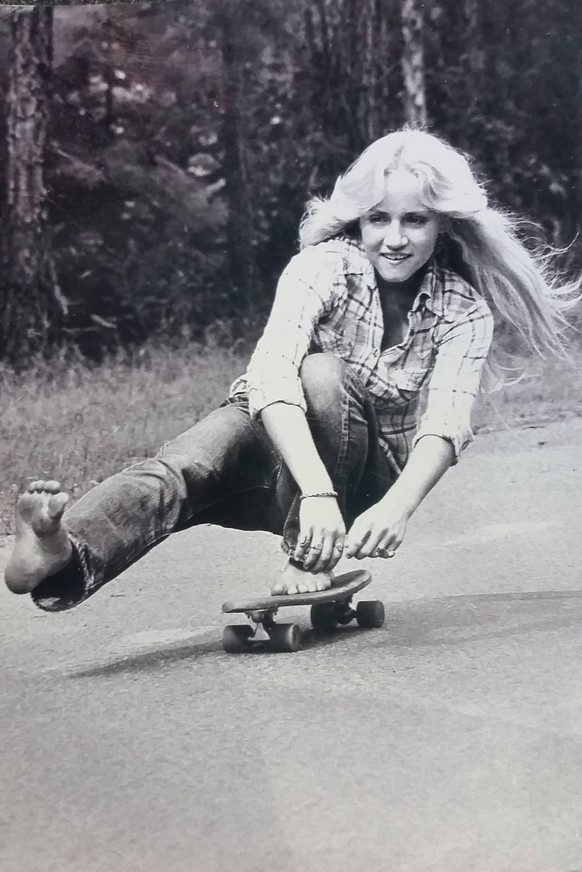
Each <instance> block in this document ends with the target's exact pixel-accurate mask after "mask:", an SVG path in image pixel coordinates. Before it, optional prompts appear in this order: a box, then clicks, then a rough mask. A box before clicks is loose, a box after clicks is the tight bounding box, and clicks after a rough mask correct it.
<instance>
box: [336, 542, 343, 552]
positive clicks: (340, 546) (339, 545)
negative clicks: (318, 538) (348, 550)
mask: <svg viewBox="0 0 582 872" xmlns="http://www.w3.org/2000/svg"><path fill="white" fill-rule="evenodd" d="M334 548H335V550H336V551H343V550H344V546H343V545H342V543H341V542H336V544H335V545H334Z"/></svg>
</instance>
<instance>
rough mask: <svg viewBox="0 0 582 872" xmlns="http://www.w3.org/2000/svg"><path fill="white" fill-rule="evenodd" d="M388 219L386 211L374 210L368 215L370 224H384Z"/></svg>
mask: <svg viewBox="0 0 582 872" xmlns="http://www.w3.org/2000/svg"><path fill="white" fill-rule="evenodd" d="M387 220H388V216H387V215H385V214H384V212H372V214H371V215H368V222H369V223H370V224H384V223H385V222H386V221H387Z"/></svg>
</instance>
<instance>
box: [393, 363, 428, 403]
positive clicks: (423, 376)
mask: <svg viewBox="0 0 582 872" xmlns="http://www.w3.org/2000/svg"><path fill="white" fill-rule="evenodd" d="M428 376H429V371H428V369H426V368H409V367H406V369H394V370H393V371H392V372H391V373H390V378H389V388H390V395H391V396H390V399H391V402H392V403H394V404H396V405H404V404H405V403H410V402H411V401H412V400H414V399H416V398H417V397H418V395H419V393H420V391H421V390H422V388H423V387H424V386H425V384H426V382H427V381H428Z"/></svg>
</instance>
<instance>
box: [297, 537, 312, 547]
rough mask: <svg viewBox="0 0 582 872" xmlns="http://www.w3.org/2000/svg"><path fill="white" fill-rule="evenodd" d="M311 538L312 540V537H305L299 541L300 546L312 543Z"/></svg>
mask: <svg viewBox="0 0 582 872" xmlns="http://www.w3.org/2000/svg"><path fill="white" fill-rule="evenodd" d="M310 538H311V537H310V536H303V537H302V538H301V539H300V540H299V544H300V545H307V543H308V542H309V541H310Z"/></svg>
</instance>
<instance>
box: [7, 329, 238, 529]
mask: <svg viewBox="0 0 582 872" xmlns="http://www.w3.org/2000/svg"><path fill="white" fill-rule="evenodd" d="M247 356H248V355H245V354H244V353H239V354H236V353H230V352H228V351H225V350H217V349H213V350H210V349H204V348H202V347H200V346H196V345H185V346H183V347H181V348H178V349H175V350H168V349H157V348H149V349H147V350H145V351H144V352H142V353H141V354H140V356H139V357H138V358H137V359H136V360H134V362H133V364H131V365H130V362H129V361H127V360H124V359H123V358H118V359H116V360H112V361H109V362H107V363H106V364H103V365H102V366H100V367H94V368H89V367H87V366H86V365H83V363H82V362H80V361H74V362H71V361H69V362H68V363H65V362H64V361H63V362H59V363H57V364H53V365H52V366H51V367H50V368H49V367H47V365H46V364H44V365H39V366H36V367H33V368H31V369H30V370H28V371H27V372H26V373H25V374H22V375H15V374H13V373H11V372H10V371H5V372H2V371H1V370H0V401H1V403H2V414H1V416H0V470H2V477H1V480H0V535H2V534H6V533H11V532H13V530H12V523H13V522H12V516H13V513H14V504H15V501H16V498H17V495H18V493H19V492H20V491H21V490H22V488H23V487H26V485H27V484H28V483H29V482H30V481H31V480H33V479H35V478H56V479H57V480H59V481H61V482H62V483H63V485H65V486H66V487H67V489H68V490H69V491H70V492H71V494H72V496H73V497H79V496H81V495H82V494H83V493H84V492H85V491H87V490H88V489H89V488H90V487H91V486H92V485H93V484H95V483H96V482H98V481H101V480H102V479H103V478H106V477H107V476H108V475H111V474H112V473H113V472H116V471H118V470H119V469H121V468H122V467H123V466H126V465H127V464H128V463H131V462H134V461H136V460H140V459H142V458H144V457H147V456H148V455H151V454H152V452H155V451H157V450H158V448H159V447H160V445H162V444H163V443H164V442H166V441H167V440H168V439H171V438H172V437H173V436H175V435H177V434H178V433H181V432H183V431H184V430H185V429H187V427H189V426H191V425H192V424H193V423H194V422H195V421H196V420H198V419H199V418H200V417H202V416H203V415H204V414H206V413H207V412H209V411H210V410H211V409H212V408H215V407H216V406H217V405H219V404H220V402H222V400H223V399H224V398H225V396H226V394H227V391H228V387H229V385H230V382H231V381H232V380H233V379H234V378H235V377H236V375H238V374H239V373H240V372H242V371H244V368H245V365H246V357H247Z"/></svg>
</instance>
